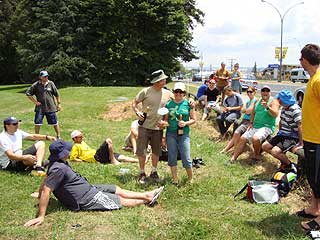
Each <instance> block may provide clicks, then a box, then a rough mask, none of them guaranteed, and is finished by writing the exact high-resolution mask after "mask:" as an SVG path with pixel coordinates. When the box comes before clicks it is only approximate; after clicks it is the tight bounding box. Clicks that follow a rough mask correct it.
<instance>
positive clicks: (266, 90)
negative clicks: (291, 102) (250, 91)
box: [261, 89, 270, 92]
mask: <svg viewBox="0 0 320 240" xmlns="http://www.w3.org/2000/svg"><path fill="white" fill-rule="evenodd" d="M261 92H270V90H269V89H261Z"/></svg>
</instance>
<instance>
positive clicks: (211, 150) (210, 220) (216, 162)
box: [0, 85, 306, 239]
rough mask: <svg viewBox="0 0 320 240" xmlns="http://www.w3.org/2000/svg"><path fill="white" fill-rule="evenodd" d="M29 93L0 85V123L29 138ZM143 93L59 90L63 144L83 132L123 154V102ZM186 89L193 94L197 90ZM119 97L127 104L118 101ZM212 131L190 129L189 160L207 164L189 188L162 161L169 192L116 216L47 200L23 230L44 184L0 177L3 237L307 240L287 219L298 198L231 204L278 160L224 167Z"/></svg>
mask: <svg viewBox="0 0 320 240" xmlns="http://www.w3.org/2000/svg"><path fill="white" fill-rule="evenodd" d="M26 87H27V86H25V85H15V86H2V87H1V86H0V94H1V100H2V108H1V109H0V119H4V118H5V117H7V116H9V115H13V116H15V117H17V118H19V119H22V121H23V122H22V125H21V128H22V129H23V130H26V131H28V132H33V117H34V113H33V105H32V104H31V102H30V101H29V100H28V99H27V98H26V96H25V95H24V94H23V92H24V90H25V88H26ZM140 89H141V88H140V87H136V88H129V87H72V88H63V89H60V94H61V97H62V107H63V110H62V111H61V112H60V113H59V115H58V117H59V120H60V123H61V130H62V138H63V139H65V140H70V133H71V131H72V130H74V129H80V130H82V131H83V132H84V134H85V140H86V142H87V143H88V144H89V145H91V146H93V147H98V146H99V145H100V143H101V142H102V141H103V139H104V138H106V137H111V138H112V139H113V142H114V146H115V150H116V151H119V152H121V150H120V149H121V147H122V145H123V139H124V137H125V136H126V134H127V131H128V130H129V126H130V123H131V121H132V120H133V119H134V115H133V113H132V111H131V109H130V107H128V106H129V103H128V101H129V100H131V99H133V97H134V96H135V95H136V94H137V92H138V91H139V90H140ZM191 89H192V91H195V88H194V87H191ZM122 97H126V98H127V99H128V101H125V102H120V101H119V100H122ZM115 109H116V110H117V111H114V110H115ZM110 112H112V114H110ZM116 114H117V115H116ZM112 115H113V116H112ZM115 115H116V117H115ZM120 120H121V121H120ZM211 125H212V124H211V123H209V124H208V123H203V122H201V121H198V122H197V124H196V125H195V126H193V127H192V128H191V153H192V154H191V155H192V156H191V157H196V156H198V157H200V156H201V157H202V158H203V159H204V161H205V163H206V166H203V167H201V168H199V169H195V171H194V172H195V183H194V184H192V185H189V184H186V183H185V180H186V177H185V175H186V174H185V171H184V170H183V169H182V167H181V163H180V162H179V169H178V170H179V175H180V178H182V179H183V181H182V183H181V184H180V185H179V186H178V187H176V186H173V185H171V184H170V172H169V169H168V168H167V166H166V164H165V163H163V162H161V163H160V166H159V173H160V176H161V177H162V178H163V181H162V183H163V184H166V188H165V191H164V193H163V195H162V196H161V198H160V203H159V204H158V205H156V206H155V207H154V208H148V207H145V206H140V207H136V208H132V209H122V210H120V211H114V212H78V213H75V212H71V211H69V210H67V209H65V208H64V207H63V206H62V205H61V204H60V203H58V202H57V200H55V198H54V197H53V196H52V198H51V200H50V205H49V208H48V210H47V216H46V218H45V222H44V224H42V225H41V226H39V227H37V228H25V227H23V224H24V223H25V222H26V221H27V220H29V219H31V218H33V217H35V215H36V212H37V203H38V202H37V200H36V199H33V198H31V197H30V194H31V193H32V192H34V191H35V190H37V189H38V187H39V185H40V182H41V178H38V177H32V176H30V175H29V174H27V173H26V174H16V173H10V172H6V171H0V182H1V187H0V195H1V201H0V239H30V238H32V239H304V235H303V232H302V231H301V230H300V228H299V222H300V219H298V218H297V217H295V216H292V209H291V208H292V206H296V207H297V208H299V209H300V208H302V207H303V206H301V205H305V204H306V203H303V202H302V201H301V199H299V197H298V195H290V196H291V197H289V199H292V198H293V200H292V201H286V200H285V199H284V200H283V201H281V202H280V203H279V204H273V205H258V204H251V203H249V202H247V201H245V200H234V199H233V196H234V194H235V193H237V192H238V191H239V190H240V189H241V188H242V186H243V185H244V184H245V183H246V182H247V180H248V178H252V177H255V178H271V175H270V172H272V171H273V170H274V169H275V161H274V160H272V159H271V160H270V159H268V158H266V161H264V162H263V163H261V164H258V165H257V166H254V167H251V166H249V165H248V164H247V163H246V161H247V160H246V157H247V155H244V156H242V157H241V158H240V160H239V162H238V163H237V164H235V165H232V166H228V167H227V166H225V165H224V162H225V161H226V160H228V156H226V155H223V154H220V153H219V152H220V150H221V149H222V148H223V146H224V144H225V143H214V142H212V141H210V140H209V137H210V136H211V135H214V134H215V129H214V128H213V127H212V126H211ZM41 133H43V134H49V135H50V134H53V133H54V132H53V129H52V128H51V127H48V126H47V125H46V124H44V125H43V126H42V128H41ZM27 146H28V144H25V145H24V147H27ZM122 153H123V154H128V153H125V152H122ZM71 164H72V166H73V167H74V169H75V170H76V171H77V172H79V173H80V174H81V175H83V176H85V177H86V178H87V179H88V181H89V182H90V183H114V184H117V185H119V186H120V187H123V188H126V189H130V190H136V191H144V190H149V189H152V188H154V187H156V186H155V185H149V186H146V187H143V186H140V185H138V184H137V182H136V175H137V173H138V166H137V164H123V165H121V166H111V165H102V164H88V163H71ZM121 167H125V168H129V169H130V173H129V174H128V175H126V176H121V175H120V174H119V169H120V168H121ZM296 196H297V197H296ZM297 203H298V204H297ZM77 224H78V225H77Z"/></svg>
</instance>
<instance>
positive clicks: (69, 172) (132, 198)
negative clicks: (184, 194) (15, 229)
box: [24, 140, 164, 227]
mask: <svg viewBox="0 0 320 240" xmlns="http://www.w3.org/2000/svg"><path fill="white" fill-rule="evenodd" d="M71 148H72V144H71V143H70V142H64V141H62V140H57V141H54V142H53V143H52V144H51V145H50V146H49V150H50V156H49V161H50V163H49V167H48V173H47V177H45V178H44V179H43V182H42V184H41V187H40V190H39V194H38V198H39V210H38V216H37V217H36V218H34V219H31V220H29V221H27V222H26V223H25V224H24V226H27V227H30V226H38V225H40V224H42V223H43V222H44V218H45V214H46V210H47V207H48V204H49V199H50V194H51V192H53V194H54V196H55V197H56V198H57V199H58V201H59V202H61V203H62V204H63V205H64V206H65V207H66V208H68V209H70V210H72V211H81V210H82V211H90V210H91V211H93V210H94V211H110V210H118V209H121V208H122V207H135V206H139V205H142V204H146V205H148V206H150V207H152V206H154V204H155V203H156V202H157V200H158V198H159V197H160V194H161V192H162V191H163V189H164V187H163V186H162V187H160V188H157V189H154V190H152V191H148V192H132V191H128V190H125V189H121V188H120V187H118V186H116V185H91V184H90V183H89V182H88V181H87V180H86V179H85V178H84V177H82V176H81V175H80V174H78V173H76V172H75V171H74V170H73V169H72V167H71V166H70V165H69V164H68V162H67V159H68V157H69V154H70V150H71Z"/></svg>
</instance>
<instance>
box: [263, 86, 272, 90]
mask: <svg viewBox="0 0 320 240" xmlns="http://www.w3.org/2000/svg"><path fill="white" fill-rule="evenodd" d="M262 89H269V91H271V88H270V87H269V86H268V85H263V87H262V88H261V90H262Z"/></svg>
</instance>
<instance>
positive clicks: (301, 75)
mask: <svg viewBox="0 0 320 240" xmlns="http://www.w3.org/2000/svg"><path fill="white" fill-rule="evenodd" d="M309 78H310V75H309V73H308V72H307V71H305V70H304V69H303V68H293V69H292V70H291V71H290V80H291V82H304V83H306V82H308V81H309Z"/></svg>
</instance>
